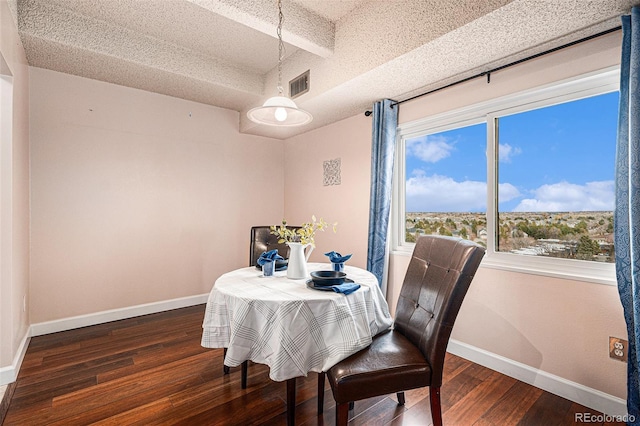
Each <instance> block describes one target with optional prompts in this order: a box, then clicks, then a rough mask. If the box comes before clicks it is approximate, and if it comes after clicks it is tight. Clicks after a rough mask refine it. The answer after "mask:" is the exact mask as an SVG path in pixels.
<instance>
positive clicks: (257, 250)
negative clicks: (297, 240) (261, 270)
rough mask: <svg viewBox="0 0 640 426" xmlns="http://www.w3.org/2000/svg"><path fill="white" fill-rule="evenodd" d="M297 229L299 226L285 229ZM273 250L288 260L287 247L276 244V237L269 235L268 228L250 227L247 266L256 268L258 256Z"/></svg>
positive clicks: (269, 228) (283, 244) (269, 229)
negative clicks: (276, 250)
mask: <svg viewBox="0 0 640 426" xmlns="http://www.w3.org/2000/svg"><path fill="white" fill-rule="evenodd" d="M299 228H300V227H299V226H287V229H299ZM273 249H278V254H279V255H280V256H282V257H284V258H285V259H288V258H289V246H288V245H286V244H285V243H279V242H278V236H277V235H273V234H272V233H271V227H270V226H254V227H252V228H251V240H250V243H249V266H256V264H257V262H258V258H259V257H260V255H261V254H262V253H264V252H265V251H269V250H273Z"/></svg>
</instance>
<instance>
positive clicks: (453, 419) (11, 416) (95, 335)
mask: <svg viewBox="0 0 640 426" xmlns="http://www.w3.org/2000/svg"><path fill="white" fill-rule="evenodd" d="M203 315H204V305H200V306H194V307H189V308H183V309H176V310H173V311H168V312H163V313H159V314H152V315H146V316H142V317H137V318H131V319H127V320H122V321H116V322H111V323H107V324H101V325H97V326H92V327H86V328H82V329H77V330H70V331H66V332H61V333H55V334H50V335H46V336H39V337H34V338H33V339H31V343H30V344H29V348H28V350H27V353H26V356H25V358H24V361H23V364H22V368H21V369H20V374H19V377H18V380H17V383H16V387H15V391H14V394H13V398H12V399H11V403H10V405H9V409H8V412H7V414H6V417H5V420H4V423H3V424H4V425H21V426H22V425H30V426H31V425H65V426H69V425H88V424H96V425H169V424H180V425H258V424H259V425H284V424H286V417H285V411H286V405H285V398H286V389H285V388H286V386H285V383H277V382H273V381H271V380H270V379H269V375H268V368H266V367H265V366H263V365H259V364H252V363H250V365H249V380H248V388H247V389H245V390H242V389H241V387H240V369H239V368H234V369H232V370H231V373H230V374H228V375H224V374H223V373H222V349H204V348H202V347H201V346H200V336H201V330H202V329H201V325H202V318H203ZM316 380H317V374H315V373H311V374H309V376H308V377H306V378H301V379H298V386H297V404H296V424H297V425H333V424H334V420H335V417H334V409H335V403H334V401H333V398H332V396H331V389H330V387H329V385H328V384H327V385H326V389H327V390H326V392H325V408H324V413H323V415H321V416H318V415H317V412H316V392H317V388H316V386H317V383H316ZM444 380H445V383H444V384H443V386H442V406H443V418H444V423H445V425H456V426H457V425H479V426H484V425H536V426H537V425H545V426H546V425H570V424H574V423H575V421H574V419H575V414H576V413H590V414H591V415H597V414H598V413H596V412H594V411H593V410H590V409H587V408H585V407H582V406H580V405H578V404H575V403H572V402H571V401H568V400H566V399H563V398H560V397H557V396H555V395H552V394H549V393H546V392H543V391H541V390H540V389H537V388H534V387H532V386H529V385H527V384H524V383H522V382H519V381H517V380H515V379H512V378H510V377H507V376H504V375H502V374H499V373H496V372H494V371H492V370H489V369H487V368H484V367H481V366H479V365H477V364H473V363H471V362H469V361H467V360H464V359H462V358H459V357H456V356H454V355H450V354H449V355H448V356H447V360H446V367H445V374H444ZM428 395H429V393H428V389H419V390H414V391H409V392H406V404H405V406H403V407H400V406H398V405H397V401H396V399H395V395H390V396H386V397H380V398H373V399H370V400H366V401H359V402H356V404H355V409H354V410H353V411H352V412H351V413H350V418H351V421H350V424H352V425H429V424H430V423H431V414H430V410H429V402H428V401H429V399H428ZM590 424H592V425H602V424H603V423H602V422H600V423H590ZM604 424H614V423H604ZM619 424H622V423H619Z"/></svg>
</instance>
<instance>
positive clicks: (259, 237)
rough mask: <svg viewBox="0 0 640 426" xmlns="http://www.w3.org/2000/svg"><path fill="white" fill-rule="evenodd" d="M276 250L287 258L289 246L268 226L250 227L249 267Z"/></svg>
mask: <svg viewBox="0 0 640 426" xmlns="http://www.w3.org/2000/svg"><path fill="white" fill-rule="evenodd" d="M287 228H289V229H298V228H300V226H287ZM273 249H278V254H279V255H280V256H282V257H284V258H285V259H288V258H289V246H287V245H286V244H285V243H279V242H278V237H277V236H276V235H274V234H272V233H271V227H270V226H253V227H251V237H250V240H249V266H256V265H257V264H258V258H260V255H261V254H262V253H264V252H265V251H269V250H273ZM226 355H227V348H224V355H223V356H226ZM248 366H249V363H248V362H247V361H244V362H243V363H242V365H241V382H240V383H241V386H242V389H246V388H247V373H248ZM222 369H223V371H224V374H229V371H230V368H229V367H227V366H226V365H223V366H222Z"/></svg>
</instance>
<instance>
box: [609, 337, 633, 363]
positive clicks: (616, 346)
mask: <svg viewBox="0 0 640 426" xmlns="http://www.w3.org/2000/svg"><path fill="white" fill-rule="evenodd" d="M628 348H629V342H628V341H626V340H624V339H620V338H618V337H611V336H609V358H613V359H617V360H618V361H623V362H627V357H628V351H627V349H628Z"/></svg>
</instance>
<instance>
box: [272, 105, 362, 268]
mask: <svg viewBox="0 0 640 426" xmlns="http://www.w3.org/2000/svg"><path fill="white" fill-rule="evenodd" d="M370 153H371V119H370V118H368V117H365V116H364V114H362V115H358V116H355V117H352V118H348V119H346V120H342V121H340V122H338V123H335V124H332V125H330V126H326V127H322V128H319V129H316V130H313V131H311V132H308V133H305V134H302V135H300V136H296V137H293V138H290V139H288V140H287V141H286V145H285V168H284V174H285V184H284V199H285V212H286V219H287V221H288V222H289V223H290V224H292V225H293V224H299V223H302V222H305V221H309V220H310V219H311V215H316V217H317V218H320V217H322V218H324V219H325V220H326V221H327V222H330V223H334V222H338V227H337V232H336V233H333V231H332V230H331V229H328V230H327V231H326V232H324V233H322V232H320V233H317V234H316V249H315V250H314V252H313V253H312V254H311V258H310V259H311V260H314V261H326V260H327V257H326V256H324V253H326V252H328V251H331V250H335V251H337V252H339V253H341V254H342V255H346V254H349V253H351V254H353V257H352V258H351V260H349V263H350V264H352V265H354V266H359V267H362V268H364V267H366V265H367V233H368V226H369V186H370V179H371V157H370ZM335 159H340V165H341V167H340V181H341V184H340V185H328V186H325V185H324V179H323V176H324V175H323V173H324V169H323V164H324V162H325V161H327V160H335Z"/></svg>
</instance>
